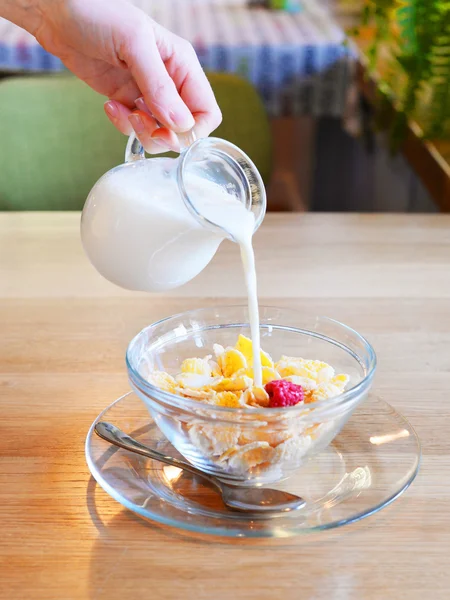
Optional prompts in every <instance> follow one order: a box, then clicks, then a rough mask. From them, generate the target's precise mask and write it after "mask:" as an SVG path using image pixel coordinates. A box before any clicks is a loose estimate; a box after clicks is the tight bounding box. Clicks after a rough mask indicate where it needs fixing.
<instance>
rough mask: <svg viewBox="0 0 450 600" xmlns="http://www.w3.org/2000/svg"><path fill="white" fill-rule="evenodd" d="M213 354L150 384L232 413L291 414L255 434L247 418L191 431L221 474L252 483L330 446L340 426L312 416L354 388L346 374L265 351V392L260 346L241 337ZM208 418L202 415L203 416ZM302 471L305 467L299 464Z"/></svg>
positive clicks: (154, 376) (196, 425) (198, 425)
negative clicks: (318, 405)
mask: <svg viewBox="0 0 450 600" xmlns="http://www.w3.org/2000/svg"><path fill="white" fill-rule="evenodd" d="M213 352H214V354H213V355H208V356H205V357H204V358H198V357H194V358H188V359H186V360H184V361H183V363H182V365H181V370H180V373H178V374H177V375H175V376H172V375H170V374H168V373H165V372H163V371H153V372H152V373H151V374H150V376H149V382H150V383H152V384H153V385H155V386H156V387H159V388H160V389H162V390H164V391H167V392H171V393H172V394H176V395H179V396H181V397H183V398H189V399H192V400H196V401H198V402H199V405H200V406H201V405H202V404H204V405H209V406H211V407H213V406H217V407H225V408H229V409H243V408H246V409H250V410H251V409H257V408H265V409H271V408H273V409H283V410H281V411H280V410H278V411H277V413H274V415H275V414H276V417H274V419H272V418H271V417H270V424H269V423H268V421H267V420H266V421H265V420H264V419H268V418H269V417H265V416H263V415H262V414H261V413H260V412H259V413H257V412H255V419H260V421H261V426H256V427H255V426H254V421H253V425H252V426H251V427H250V426H248V425H246V423H245V420H242V419H240V417H239V413H238V412H237V413H234V416H233V413H230V414H229V415H227V417H226V419H227V423H226V425H225V424H224V423H220V422H217V424H216V423H214V422H211V420H208V419H205V420H202V418H201V416H199V419H198V420H196V421H195V420H194V421H190V422H187V423H185V424H184V425H183V427H185V428H186V432H185V433H186V434H187V436H188V438H189V440H190V443H191V444H192V445H193V447H194V448H195V449H196V451H198V452H200V453H201V455H202V456H203V457H205V458H207V459H208V460H209V461H210V462H212V463H214V464H215V465H216V466H217V467H219V469H220V470H221V471H224V472H232V473H234V474H240V475H244V476H246V475H247V476H250V475H252V476H253V475H255V473H256V474H257V475H259V474H263V473H264V472H268V471H270V470H273V469H274V468H277V467H279V468H280V469H281V470H282V471H283V466H284V465H286V463H300V462H301V459H302V457H304V456H305V455H306V454H307V453H308V452H309V450H310V449H311V447H312V446H313V445H314V444H315V443H316V442H318V441H319V438H322V439H324V437H326V436H327V434H328V433H329V432H330V430H331V429H333V427H334V423H333V421H331V422H324V423H317V422H314V421H308V419H307V418H298V414H299V413H298V411H295V412H294V413H292V412H291V411H290V410H289V409H290V408H291V407H295V406H304V408H305V410H303V411H301V413H302V416H303V417H304V416H305V415H307V414H308V413H311V408H312V407H308V405H311V404H312V403H314V402H317V401H319V400H326V399H329V398H333V397H335V396H338V395H340V394H342V393H343V392H344V391H345V387H346V385H347V383H348V381H349V376H348V375H346V374H336V373H335V371H334V369H333V367H332V366H330V365H328V364H327V363H325V362H322V361H320V360H310V359H304V358H299V357H290V356H281V358H280V359H279V360H278V361H277V362H274V361H273V360H272V358H271V357H270V356H269V354H267V353H266V352H264V351H261V363H262V375H263V385H262V387H256V386H255V385H254V380H253V368H252V367H253V358H252V352H253V349H252V341H251V340H250V339H249V338H247V337H245V336H243V335H240V336H239V338H238V340H237V343H236V345H235V346H234V347H228V348H224V347H222V346H220V345H218V344H215V345H214V346H213ZM199 414H200V413H199ZM297 466H298V465H297Z"/></svg>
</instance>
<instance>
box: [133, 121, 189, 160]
mask: <svg viewBox="0 0 450 600" xmlns="http://www.w3.org/2000/svg"><path fill="white" fill-rule="evenodd" d="M177 137H178V140H179V142H180V153H181V152H183V150H186V148H189V146H191V145H192V144H193V143H194V142H195V141H196V139H197V137H196V135H195V131H194V129H191V130H190V131H186V133H179V134H178V135H177ZM144 158H145V150H144V146H143V145H142V144H141V142H140V141H139V139H138V138H137V137H136V134H135V133H132V134H131V135H130V137H129V138H128V143H127V147H126V150H125V162H127V163H128V162H134V161H136V160H143V159H144Z"/></svg>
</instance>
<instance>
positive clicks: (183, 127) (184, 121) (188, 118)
mask: <svg viewBox="0 0 450 600" xmlns="http://www.w3.org/2000/svg"><path fill="white" fill-rule="evenodd" d="M169 119H170V120H171V121H172V123H173V124H174V125H175V127H176V128H177V129H179V130H180V131H189V129H192V128H193V127H194V125H195V120H194V117H193V116H192V115H191V113H190V112H189V111H187V110H186V111H183V112H182V113H178V114H177V113H174V112H173V111H169Z"/></svg>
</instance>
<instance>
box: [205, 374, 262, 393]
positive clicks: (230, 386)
mask: <svg viewBox="0 0 450 600" xmlns="http://www.w3.org/2000/svg"><path fill="white" fill-rule="evenodd" d="M252 385H253V380H252V379H250V378H249V377H246V376H245V375H240V376H237V377H224V378H223V379H221V380H220V381H218V382H217V383H216V384H214V385H213V389H214V390H215V391H216V392H243V391H244V390H246V389H248V388H249V387H251V386H252Z"/></svg>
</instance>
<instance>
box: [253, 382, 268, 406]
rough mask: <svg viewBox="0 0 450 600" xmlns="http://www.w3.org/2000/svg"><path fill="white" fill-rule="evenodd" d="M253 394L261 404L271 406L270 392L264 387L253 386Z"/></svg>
mask: <svg viewBox="0 0 450 600" xmlns="http://www.w3.org/2000/svg"><path fill="white" fill-rule="evenodd" d="M252 394H253V396H254V398H255V400H256V402H257V403H258V404H259V406H269V400H270V398H269V394H268V393H267V392H266V390H265V389H264V388H263V387H257V386H254V387H253V388H252Z"/></svg>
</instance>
